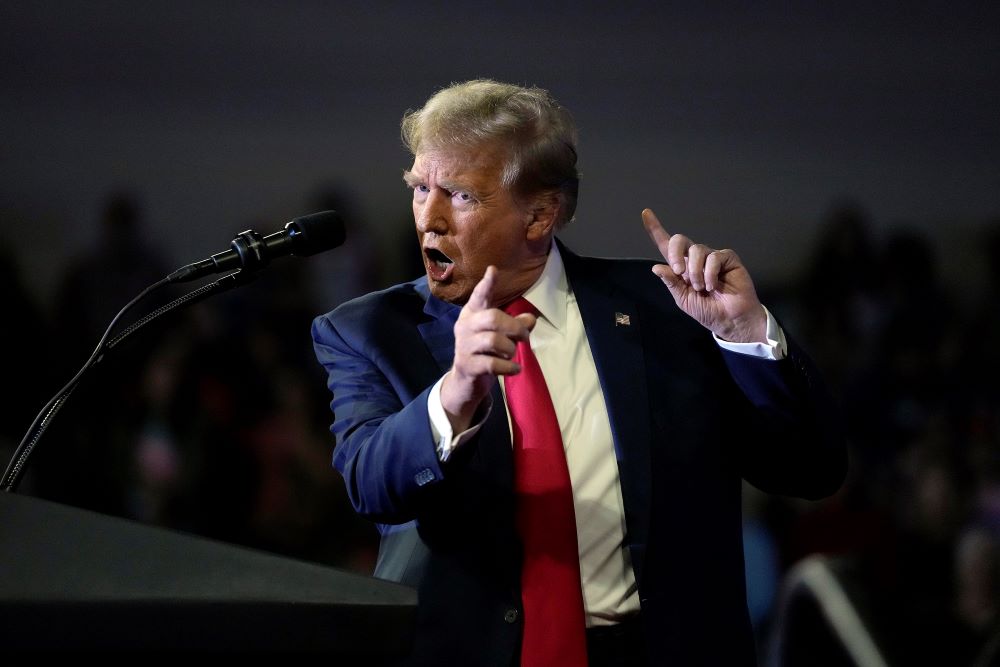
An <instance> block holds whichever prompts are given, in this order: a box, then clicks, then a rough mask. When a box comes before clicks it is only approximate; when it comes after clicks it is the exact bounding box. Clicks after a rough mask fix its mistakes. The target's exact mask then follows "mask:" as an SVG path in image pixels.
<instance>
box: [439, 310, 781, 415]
mask: <svg viewBox="0 0 1000 667" xmlns="http://www.w3.org/2000/svg"><path fill="white" fill-rule="evenodd" d="M761 308H764V314H765V315H767V332H766V333H765V337H766V338H767V342H766V343H730V342H729V341H725V340H722V339H721V338H719V337H718V336H716V335H715V334H714V333H713V334H712V336H713V337H714V338H715V342H716V343H718V344H719V347H721V348H722V349H724V350H729V351H730V352H738V353H739V354H748V355H750V356H752V357H759V358H761V359H772V360H774V361H778V360H780V359H784V358H785V356H786V355H787V354H788V343H786V342H785V332H784V331H782V329H781V327H780V326H778V321H777V320H776V319H774V316H773V315H771V311H769V310H768V309H767V308H766V307H765V306H763V305H761ZM439 402H440V401H439ZM441 412H442V414H444V409H443V408H442V411H441Z"/></svg>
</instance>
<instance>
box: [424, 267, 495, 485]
mask: <svg viewBox="0 0 1000 667" xmlns="http://www.w3.org/2000/svg"><path fill="white" fill-rule="evenodd" d="M416 291H417V293H418V294H420V295H421V296H422V297H423V298H424V299H425V301H426V302H425V304H424V314H425V315H427V316H429V317H430V318H431V319H430V320H428V321H427V322H422V323H420V324H418V325H417V329H418V330H419V331H420V335H421V337H422V338H423V339H424V343H425V344H426V345H427V348H428V349H429V350H430V352H431V355H432V356H433V357H434V360H435V361H437V364H438V366H439V368H440V371H441V373H442V374H443V373H446V372H447V371H448V369H450V368H451V364H452V362H453V361H454V358H455V321H456V320H457V319H458V314H459V312H461V310H462V309H461V308H460V307H458V306H455V305H453V304H450V303H448V302H446V301H442V300H440V299H438V298H436V297H435V296H433V295H431V294H430V290H429V288H428V287H427V282H426V281H420V282H418V283H417V285H416ZM490 395H491V396H492V398H493V409H492V411H491V412H490V414H489V416H488V417H487V418H486V421H485V423H484V424H483V427H482V429H480V431H479V436H478V440H479V442H478V444H477V445H476V446H475V447H473V448H470V449H471V450H472V451H471V452H470V456H471V460H470V465H471V466H472V467H473V468H475V469H477V470H479V471H480V472H481V473H482V474H484V475H486V476H487V477H489V478H492V479H494V480H495V481H496V483H497V484H499V485H500V486H501V487H502V488H505V489H511V488H513V480H514V458H513V454H512V452H511V441H510V429H509V427H508V424H507V412H506V409H505V407H504V401H503V393H502V392H501V391H500V383H499V382H497V383H496V384H494V385H493V389H492V391H491V393H490ZM470 444H471V443H470Z"/></svg>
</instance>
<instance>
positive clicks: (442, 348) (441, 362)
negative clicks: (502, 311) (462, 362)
mask: <svg viewBox="0 0 1000 667" xmlns="http://www.w3.org/2000/svg"><path fill="white" fill-rule="evenodd" d="M416 290H417V293H418V294H419V295H420V296H422V297H423V298H424V314H426V315H428V316H429V317H430V318H431V319H430V320H428V321H427V322H423V323H421V324H418V325H417V329H418V330H419V331H420V335H421V337H423V339H424V342H425V343H426V344H427V347H428V349H429V350H430V351H431V354H432V355H433V356H434V360H435V361H437V363H438V366H440V368H441V372H442V373H444V372H446V371H447V370H448V369H449V368H451V363H452V360H453V359H454V358H455V331H454V329H455V321H456V320H457V319H458V313H459V312H460V311H461V308H459V307H458V306H456V305H453V304H450V303H448V302H446V301H442V300H441V299H438V298H437V297H435V296H433V295H431V293H430V289H429V288H428V287H427V281H426V280H421V281H419V282H418V283H417V285H416Z"/></svg>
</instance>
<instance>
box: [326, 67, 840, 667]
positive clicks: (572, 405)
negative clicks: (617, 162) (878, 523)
mask: <svg viewBox="0 0 1000 667" xmlns="http://www.w3.org/2000/svg"><path fill="white" fill-rule="evenodd" d="M403 137H404V139H405V141H406V142H407V144H408V146H409V148H410V150H411V152H412V153H413V156H414V160H413V164H412V166H411V167H410V168H409V170H407V171H406V172H405V174H404V180H405V181H406V183H407V185H408V186H409V187H410V188H411V189H412V191H413V214H414V219H415V222H416V228H417V237H418V239H419V241H420V245H421V248H422V250H423V254H424V263H425V267H426V276H422V277H420V278H419V279H417V280H414V281H412V282H409V283H404V284H401V285H396V286H395V287H392V288H389V289H387V290H385V291H382V292H377V293H374V294H370V295H367V296H365V297H362V298H360V299H357V300H354V301H351V302H348V303H346V304H344V305H342V306H340V307H339V308H337V309H336V310H334V311H333V312H332V313H329V314H327V315H324V316H322V317H319V318H317V319H316V320H315V322H314V324H313V338H314V342H315V349H316V353H317V357H318V359H319V360H320V362H321V363H322V364H323V365H324V366H325V367H326V369H327V370H328V372H329V383H328V384H329V388H330V390H331V391H332V394H333V400H332V403H331V407H332V409H333V412H334V416H335V418H334V423H333V426H332V431H333V433H334V435H335V436H336V441H337V442H336V448H335V450H334V465H335V466H336V467H337V469H338V470H339V471H340V472H341V473H342V474H343V476H344V478H345V480H346V484H347V489H348V493H349V495H350V497H351V501H352V502H353V504H354V507H355V508H356V510H357V511H358V512H359V513H361V514H362V515H364V516H366V517H368V518H370V519H371V520H373V521H375V522H377V523H378V524H379V528H380V531H381V536H382V537H381V548H380V553H379V560H378V563H377V566H376V572H375V574H376V576H379V577H383V578H387V579H391V580H395V581H400V582H403V583H405V584H408V585H412V586H414V587H415V588H416V589H417V590H418V595H419V600H420V603H419V609H418V614H417V616H418V619H417V625H418V627H417V636H416V640H415V645H414V647H413V651H412V655H411V656H410V658H409V661H408V662H407V664H427V665H505V666H508V665H515V664H522V665H534V664H546V662H548V664H565V665H576V664H585V663H587V662H588V660H589V662H590V664H591V665H599V664H623V665H624V664H628V665H631V664H668V665H691V664H710V665H744V664H753V663H754V661H755V648H754V644H753V638H752V634H751V628H750V622H749V619H748V614H747V608H746V590H745V582H744V568H743V554H742V543H741V517H740V493H741V484H742V480H743V479H746V480H748V481H749V482H750V483H752V484H754V485H756V486H758V487H760V488H761V489H764V490H766V491H769V492H774V493H781V494H788V495H794V496H801V497H805V498H819V497H822V496H824V495H827V494H830V493H832V492H833V491H834V490H836V489H837V488H838V486H839V485H840V483H841V481H842V479H843V476H844V474H845V468H846V454H845V448H844V443H843V440H842V438H841V437H840V435H839V434H838V430H837V427H836V421H835V419H834V418H833V415H832V414H830V405H831V400H830V399H829V397H828V396H827V394H826V393H825V392H824V389H823V386H822V383H821V382H820V380H819V378H818V376H817V374H816V371H815V370H814V369H813V367H812V366H811V364H810V363H809V361H808V360H807V359H806V358H805V357H804V356H803V354H802V353H801V352H800V351H799V350H798V348H797V347H796V346H795V344H794V342H793V341H791V340H790V339H789V338H787V337H786V336H785V334H784V332H783V331H782V330H781V329H780V327H779V326H778V325H777V323H776V322H775V321H774V320H773V318H772V317H771V316H770V315H769V314H768V312H767V311H766V310H765V309H764V307H763V306H762V305H761V303H760V302H759V301H758V299H757V296H756V293H755V291H754V287H753V283H752V281H751V279H750V276H749V274H748V273H747V270H746V269H745V267H744V266H743V264H742V263H741V262H740V259H739V257H738V256H737V255H736V254H735V253H733V252H732V251H731V250H718V251H716V250H712V249H710V248H707V247H705V246H704V245H701V244H696V243H694V242H693V241H691V240H690V239H688V238H687V237H685V236H682V235H679V234H674V235H670V234H668V233H667V232H666V231H665V230H664V229H663V227H662V226H661V225H660V223H659V221H658V220H657V219H656V217H655V215H654V214H653V213H652V211H649V210H645V211H643V212H642V218H643V222H644V224H645V226H646V229H647V231H648V232H649V234H650V236H651V238H652V240H653V242H654V243H655V244H656V246H657V248H658V250H659V252H660V253H661V254H662V256H663V257H664V259H665V263H662V264H654V263H653V262H644V261H636V260H606V259H594V258H585V257H579V256H577V255H575V254H573V253H572V252H570V251H569V250H568V249H567V248H566V247H565V246H563V245H562V244H561V243H560V242H558V241H556V240H555V233H556V231H557V230H558V229H560V228H561V226H563V225H565V224H566V223H567V222H569V221H570V220H571V219H572V218H573V216H574V212H575V207H576V194H577V186H578V176H577V171H576V134H575V129H574V126H573V122H572V120H571V118H570V116H569V114H568V113H567V112H566V111H565V110H564V109H563V108H562V107H560V106H559V105H558V103H556V102H555V101H554V100H553V99H552V98H551V97H550V96H549V94H548V93H547V92H546V91H544V90H541V89H538V88H522V87H518V86H511V85H506V84H501V83H496V82H493V81H486V80H477V81H470V82H466V83H462V84H457V85H453V86H451V87H449V88H446V89H444V90H442V91H439V92H438V93H437V94H435V95H434V96H433V97H432V98H431V99H430V100H428V102H427V103H426V105H425V106H424V107H423V108H422V109H420V110H418V111H416V112H410V113H407V114H406V115H405V116H404V119H403ZM522 296H523V297H525V298H526V300H527V302H528V303H529V306H528V308H529V310H528V312H520V311H514V310H510V311H509V312H507V311H505V310H504V308H507V307H508V306H511V307H513V304H517V303H522V302H521V301H520V299H518V297H522ZM529 343H530V348H532V349H533V350H534V353H535V355H534V356H535V357H537V366H540V369H541V371H542V375H544V385H545V386H547V391H545V390H544V389H543V390H542V394H535V396H536V397H537V396H539V395H542V396H544V399H543V400H542V401H536V402H535V403H529V405H528V407H527V408H525V407H517V409H516V410H515V409H513V408H514V407H516V406H521V405H522V404H521V403H519V402H518V401H516V400H512V397H511V396H510V394H511V393H512V391H513V390H514V389H515V387H517V386H521V385H518V384H517V382H519V380H517V378H518V377H519V375H521V374H522V368H523V369H524V372H523V375H524V377H523V378H522V379H523V380H524V382H528V379H529V378H528V376H529V365H530V364H531V363H533V362H529V361H528V360H527V359H528V358H527V357H525V354H530V351H528V352H526V351H525V348H526V347H527V346H528V344H529ZM531 373H532V377H534V376H535V375H536V373H535V372H534V371H531ZM518 391H520V390H518ZM549 396H550V397H551V403H552V409H551V410H548V409H544V408H543V407H542V403H543V402H544V403H546V404H547V403H548V400H549ZM525 411H527V415H526V414H525ZM552 411H554V413H555V418H556V419H557V420H558V426H557V431H558V433H557V434H556V438H557V439H558V438H559V437H560V436H561V440H562V448H563V449H564V450H565V456H559V460H558V461H557V462H556V463H555V464H549V465H547V468H551V469H552V470H555V469H556V468H561V469H563V470H566V471H567V472H568V475H569V480H568V482H567V484H566V485H567V486H571V494H572V496H571V502H572V504H571V506H570V513H569V517H570V518H569V519H568V523H570V524H574V525H572V526H571V527H569V528H568V531H569V533H570V540H571V541H572V542H573V543H574V545H573V549H574V550H575V553H576V555H577V556H578V557H577V558H572V559H571V560H572V563H571V566H572V571H573V572H574V575H573V576H574V577H576V578H577V580H578V582H579V585H578V586H574V587H575V589H576V590H575V591H566V590H562V591H559V592H556V589H555V588H553V589H552V591H549V592H548V594H546V591H545V590H544V589H545V586H547V585H548V584H549V581H550V577H549V575H548V574H545V575H541V576H534V578H533V579H532V580H531V582H530V583H528V581H529V577H528V576H527V575H529V574H530V573H532V572H536V570H535V569H534V568H536V567H542V568H544V567H547V566H549V565H552V563H551V562H549V563H545V562H544V561H545V560H546V559H545V557H544V554H543V556H542V557H541V558H539V557H538V553H537V552H538V551H539V548H536V547H534V546H530V544H533V540H536V539H539V537H541V539H545V538H546V537H547V534H548V533H552V534H555V533H557V532H559V529H560V528H561V527H563V526H561V525H559V524H565V523H567V521H562V522H560V521H556V520H551V521H550V520H548V519H546V521H547V522H548V523H544V524H543V525H542V527H541V528H540V529H536V530H535V532H534V533H533V534H532V535H531V536H530V537H529V536H528V534H527V533H526V532H524V531H525V526H526V525H527V524H530V523H531V522H532V519H533V518H537V517H535V515H534V512H535V509H533V508H534V507H535V506H534V505H532V504H531V503H532V502H533V501H534V500H538V499H539V498H537V497H534V496H533V495H532V491H530V490H528V491H526V490H525V487H524V486H523V477H524V476H525V475H526V474H527V475H528V476H531V475H534V474H536V472H537V471H525V470H524V466H523V465H522V464H521V462H522V461H524V460H525V459H524V458H523V457H524V456H525V454H524V453H523V452H524V451H526V450H528V449H530V448H531V447H532V444H531V442H528V441H530V440H531V438H532V437H534V436H527V435H525V434H526V433H530V432H531V429H533V428H535V427H537V426H538V423H540V422H546V421H548V420H549V417H547V416H545V415H548V414H551V412H552ZM512 434H513V435H512ZM526 440H527V441H526ZM549 472H550V471H549V470H544V471H542V473H541V474H549ZM553 474H558V471H556V472H554V473H553ZM567 493H569V492H567ZM539 495H540V494H535V496H539ZM539 511H542V510H539ZM538 533H541V535H539V534H538ZM548 548H550V547H549V546H545V547H542V548H540V549H541V551H545V550H546V549H548ZM552 548H553V549H554V548H555V547H552ZM553 560H557V559H555V558H550V559H549V561H553ZM538 563H541V565H539V564H538ZM560 563H561V564H560V565H558V566H557V567H556V570H558V569H559V567H561V565H565V563H562V562H561V561H560ZM541 571H543V572H547V571H546V570H541ZM559 576H560V575H557V574H553V575H552V576H551V581H552V586H555V585H556V583H555V582H556V579H558V578H559ZM539 586H541V587H542V591H541V600H542V601H541V602H538V601H537V600H538V599H539V596H538V591H537V590H536V589H537V588H538V587H539ZM574 597H575V598H577V599H578V600H579V601H578V602H574V601H573V598H574ZM529 600H530V602H529ZM548 603H552V604H554V605H555V606H557V607H563V608H568V609H570V611H569V612H566V613H568V615H569V616H570V620H569V621H568V622H564V621H562V620H557V619H556V618H555V616H556V615H557V614H560V615H561V614H563V612H564V611H565V609H562V610H560V611H558V612H556V611H551V612H550V611H549V610H548V607H545V605H546V604H548ZM538 605H542V606H538ZM574 605H576V606H577V607H578V608H580V611H578V612H576V611H572V609H573V607H574ZM536 609H544V611H536ZM561 618H562V616H560V619H561ZM560 623H562V625H560ZM556 628H559V629H556ZM580 642H584V648H583V649H580ZM580 651H582V653H581V652H580ZM571 656H575V657H571Z"/></svg>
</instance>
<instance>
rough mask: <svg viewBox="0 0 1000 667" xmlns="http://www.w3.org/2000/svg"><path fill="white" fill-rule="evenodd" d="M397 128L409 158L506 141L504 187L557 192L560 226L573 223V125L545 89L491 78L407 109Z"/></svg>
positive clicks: (577, 177)
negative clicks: (412, 108) (417, 106)
mask: <svg viewBox="0 0 1000 667" xmlns="http://www.w3.org/2000/svg"><path fill="white" fill-rule="evenodd" d="M401 129H402V136H403V141H404V142H405V143H406V146H407V147H408V148H409V149H410V153H412V154H413V155H417V154H418V153H421V152H426V151H428V150H441V149H453V148H461V149H469V148H475V147H477V146H480V145H482V144H485V143H490V142H498V141H499V142H503V143H506V144H507V145H508V146H509V151H510V152H509V154H508V157H507V162H506V164H505V165H504V169H503V176H502V178H503V184H504V186H505V187H507V188H508V189H509V190H510V191H511V192H513V193H514V194H515V195H519V196H521V197H530V196H532V195H536V194H540V193H543V192H558V193H559V195H560V198H561V207H560V209H561V210H560V220H559V224H560V225H563V224H566V223H567V222H569V221H570V220H572V219H573V214H574V212H575V211H576V199H577V193H578V190H579V184H580V175H579V173H578V172H577V169H576V126H575V124H574V123H573V118H572V116H570V114H569V112H568V111H567V110H566V109H564V108H563V107H562V106H560V105H559V103H558V102H556V101H555V99H554V98H553V97H552V95H550V94H549V92H548V91H546V90H544V89H542V88H538V87H534V86H533V87H531V88H524V87H522V86H515V85H512V84H507V83H499V82H497V81H491V80H489V79H475V80H472V81H466V82H464V83H456V84H452V85H451V86H449V87H447V88H443V89H442V90H439V91H438V92H437V93H435V94H434V95H433V96H432V97H431V98H430V99H429V100H427V103H426V104H424V106H423V108H421V109H417V110H416V111H413V110H409V111H407V112H406V113H405V114H404V115H403V121H402V128H401Z"/></svg>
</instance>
